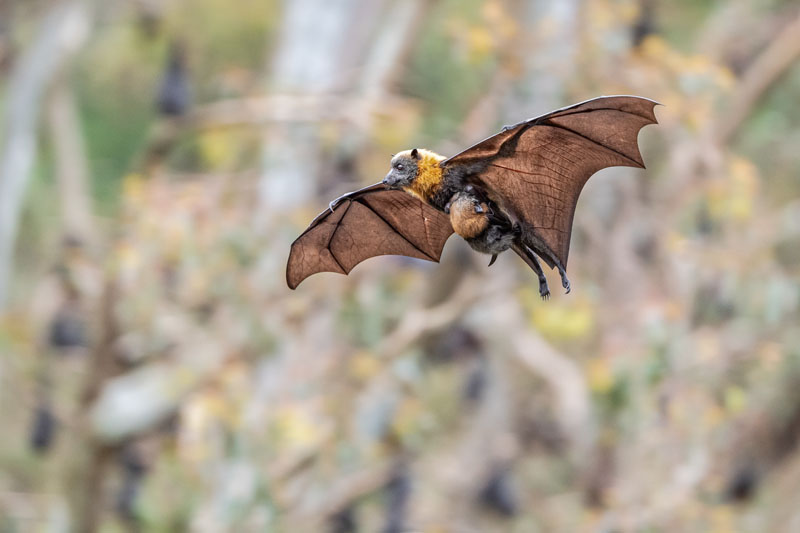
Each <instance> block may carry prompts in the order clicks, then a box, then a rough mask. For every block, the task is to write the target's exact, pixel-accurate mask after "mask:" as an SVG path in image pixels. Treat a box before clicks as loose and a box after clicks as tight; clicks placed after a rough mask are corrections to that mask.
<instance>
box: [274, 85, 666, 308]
mask: <svg viewBox="0 0 800 533" xmlns="http://www.w3.org/2000/svg"><path fill="white" fill-rule="evenodd" d="M655 105H656V103H655V102H653V101H651V100H647V99H644V98H638V97H632V96H614V97H601V98H596V99H594V100H589V101H586V102H582V103H580V104H576V105H574V106H570V107H566V108H563V109H559V110H557V111H554V112H552V113H548V114H546V115H543V116H541V117H537V118H534V119H530V120H526V121H523V122H520V123H519V124H516V125H514V126H507V127H506V128H504V129H503V131H501V132H500V133H498V134H497V135H494V136H492V137H489V138H488V139H486V140H484V141H482V142H480V143H478V144H476V145H474V146H473V147H471V148H468V149H467V150H465V151H463V152H461V153H460V154H457V155H455V156H453V157H450V158H445V157H444V156H441V155H438V154H436V153H434V152H431V151H428V150H421V149H416V148H415V149H413V150H406V151H404V152H400V153H399V154H397V155H395V156H394V157H393V158H392V162H391V165H392V166H391V170H390V171H389V173H388V174H387V175H386V177H385V178H384V180H383V182H381V183H378V184H375V185H372V186H370V187H366V188H364V189H361V190H359V191H355V192H353V193H349V194H346V195H344V196H342V197H341V198H339V199H337V200H336V201H334V202H333V203H332V204H331V206H330V210H328V211H325V212H324V213H322V214H321V215H319V216H318V217H317V218H316V219H315V220H314V221H313V222H312V223H311V226H309V228H308V229H307V230H306V231H305V232H304V233H303V234H302V235H301V236H300V237H299V238H298V239H297V240H296V241H295V242H294V244H293V245H292V252H291V254H290V256H289V263H288V265H287V271H286V276H287V282H288V284H289V286H290V287H291V288H295V287H296V286H297V285H298V284H299V283H300V282H301V281H302V280H303V279H305V278H306V277H308V276H309V275H311V274H314V273H316V272H322V271H332V272H341V273H348V272H349V271H350V270H351V269H352V268H353V267H354V266H355V265H356V264H358V263H359V262H361V261H363V260H364V259H366V258H368V257H372V256H375V255H383V254H397V255H408V256H411V257H419V258H421V259H429V260H432V261H438V260H439V256H440V255H441V251H442V247H443V246H444V242H445V241H446V240H447V238H448V237H449V236H450V235H451V234H452V233H454V232H455V233H457V234H458V235H460V236H461V237H462V238H464V240H466V241H467V243H469V244H470V246H471V247H472V248H473V249H475V250H476V251H478V252H482V253H486V254H489V255H491V256H492V260H491V262H490V263H489V264H490V265H491V264H492V263H493V262H494V260H495V258H496V256H497V254H499V253H502V252H504V251H505V250H508V249H509V248H510V249H512V250H514V252H515V253H516V254H517V255H519V256H520V258H522V259H523V261H525V263H526V264H527V265H528V266H529V267H530V268H531V269H532V270H533V271H534V272H535V273H536V275H537V277H538V279H539V292H540V294H541V295H542V297H543V298H547V297H548V296H549V295H550V291H549V289H548V287H547V280H546V278H545V276H544V273H543V272H542V267H541V264H540V263H539V260H538V259H537V256H538V257H539V258H541V259H542V260H543V261H544V262H545V263H546V264H547V265H548V266H550V268H557V269H558V271H559V274H560V275H561V282H562V285H563V287H564V288H565V289H567V292H569V290H570V283H569V280H568V279H567V275H566V264H567V256H568V253H569V240H570V233H571V230H572V218H573V214H574V210H575V204H576V203H577V200H578V195H579V194H580V191H581V189H582V188H583V185H584V183H585V182H586V180H588V179H589V177H590V176H591V175H592V174H594V173H595V172H596V171H598V170H600V169H602V168H606V167H610V166H636V167H641V168H644V163H643V162H642V159H641V154H640V153H639V148H638V144H637V136H638V133H639V130H640V129H641V128H642V127H643V126H645V125H647V124H653V123H655V122H656V119H655V114H654V113H653V108H654V106H655Z"/></svg>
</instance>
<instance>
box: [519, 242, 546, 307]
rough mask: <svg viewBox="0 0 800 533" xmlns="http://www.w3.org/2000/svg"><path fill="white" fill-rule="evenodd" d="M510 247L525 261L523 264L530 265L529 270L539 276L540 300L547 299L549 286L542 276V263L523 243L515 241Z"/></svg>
mask: <svg viewBox="0 0 800 533" xmlns="http://www.w3.org/2000/svg"><path fill="white" fill-rule="evenodd" d="M511 249H512V250H514V252H516V254H517V255H518V256H520V257H521V258H522V260H523V261H525V264H527V265H528V266H529V267H531V270H533V271H534V272H535V273H536V276H537V277H538V278H539V296H541V297H542V300H547V299H548V298H550V287H548V286H547V278H546V277H544V271H543V270H542V265H541V264H540V263H539V260H538V259H537V258H536V254H534V253H533V252H532V251H531V249H530V248H528V247H527V246H525V245H524V244H516V243H515V244H514V245H512V246H511Z"/></svg>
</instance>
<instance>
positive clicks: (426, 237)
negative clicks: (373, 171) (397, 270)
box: [286, 183, 453, 289]
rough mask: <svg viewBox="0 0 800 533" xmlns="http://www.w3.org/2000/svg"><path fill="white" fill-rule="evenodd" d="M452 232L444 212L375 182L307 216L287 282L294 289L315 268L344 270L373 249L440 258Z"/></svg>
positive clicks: (291, 258)
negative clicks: (315, 215) (314, 216)
mask: <svg viewBox="0 0 800 533" xmlns="http://www.w3.org/2000/svg"><path fill="white" fill-rule="evenodd" d="M452 234H453V227H452V226H451V225H450V219H449V218H448V216H447V215H445V214H444V213H442V212H441V211H438V210H437V209H435V208H433V207H431V206H430V205H428V204H426V203H424V202H422V201H421V200H420V199H418V198H416V197H414V196H411V195H410V194H408V193H407V192H405V191H401V190H390V189H387V188H386V187H385V186H384V185H383V184H381V183H377V184H375V185H371V186H369V187H365V188H363V189H361V190H358V191H355V192H351V193H348V194H345V195H344V196H342V197H341V198H338V199H337V200H335V201H334V202H333V203H331V207H330V208H329V209H326V210H325V211H324V212H322V213H321V214H320V215H319V216H317V218H315V219H314V220H313V221H312V222H311V224H310V225H309V227H308V229H307V230H306V231H304V232H303V234H302V235H300V236H299V237H298V238H297V240H295V241H294V243H292V249H291V252H290V253H289V262H288V263H287V265H286V283H287V284H288V285H289V288H291V289H294V288H296V287H297V286H298V285H299V284H300V282H301V281H303V280H304V279H306V278H307V277H308V276H310V275H312V274H316V273H317V272H338V273H340V274H347V273H349V272H350V270H352V269H353V267H355V266H356V265H357V264H358V263H360V262H361V261H363V260H365V259H368V258H370V257H375V256H377V255H406V256H409V257H416V258H419V259H427V260H428V261H439V257H440V256H441V255H442V248H443V247H444V243H445V241H446V240H447V239H448V238H449V237H450V235H452Z"/></svg>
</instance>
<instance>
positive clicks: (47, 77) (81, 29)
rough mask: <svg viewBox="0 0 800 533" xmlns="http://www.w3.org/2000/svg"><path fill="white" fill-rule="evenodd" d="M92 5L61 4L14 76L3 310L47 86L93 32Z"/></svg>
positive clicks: (3, 196)
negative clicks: (91, 31)
mask: <svg viewBox="0 0 800 533" xmlns="http://www.w3.org/2000/svg"><path fill="white" fill-rule="evenodd" d="M92 5H93V4H92V3H90V2H85V1H79V0H76V1H73V2H68V3H59V4H56V5H55V6H54V7H52V8H51V9H50V10H49V12H48V13H47V15H46V16H45V17H44V20H43V21H42V23H41V25H40V26H39V29H38V32H37V33H36V35H35V36H34V39H33V44H31V46H30V48H29V49H28V50H27V51H26V52H25V54H24V55H23V56H22V57H20V58H19V60H18V61H17V63H16V65H15V68H14V70H13V72H12V73H11V75H10V80H9V85H8V91H7V94H6V100H7V101H6V106H5V116H4V117H3V120H2V123H0V133H2V138H3V141H2V142H3V144H2V145H1V146H0V311H2V310H3V308H4V307H5V306H6V304H7V303H8V302H7V301H8V298H9V290H10V287H9V283H10V278H11V273H12V272H11V271H12V263H13V258H14V245H15V242H16V236H17V229H18V226H19V217H20V213H21V211H22V205H23V202H24V198H25V190H26V188H27V184H28V180H29V179H30V174H31V170H32V168H33V163H34V159H35V156H36V126H37V122H38V118H39V109H40V106H41V101H42V97H43V95H44V92H45V90H46V89H47V86H48V85H49V84H50V82H51V81H52V80H53V78H54V77H55V76H56V74H57V73H58V71H59V69H60V68H61V67H62V66H63V65H64V64H65V63H66V62H67V61H68V59H69V58H70V57H71V56H72V54H73V53H74V52H76V51H77V50H78V48H80V46H81V45H82V44H83V42H84V41H85V40H86V39H87V37H88V34H89V27H90V24H91V20H92V16H91V15H92V12H91V7H92Z"/></svg>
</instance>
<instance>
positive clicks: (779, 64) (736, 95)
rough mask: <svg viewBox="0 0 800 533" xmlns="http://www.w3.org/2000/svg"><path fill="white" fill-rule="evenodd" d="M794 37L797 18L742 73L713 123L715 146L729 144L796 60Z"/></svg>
mask: <svg viewBox="0 0 800 533" xmlns="http://www.w3.org/2000/svg"><path fill="white" fill-rule="evenodd" d="M798 35H800V16H797V17H796V18H795V19H794V20H793V21H791V22H790V23H789V24H787V25H786V27H784V28H783V29H782V30H781V32H780V33H779V34H778V35H777V37H775V39H773V40H772V41H771V42H770V44H769V45H768V46H767V48H766V49H765V50H764V51H763V52H761V54H759V56H758V57H757V58H756V60H755V61H753V63H752V64H751V65H750V67H749V68H748V69H747V70H746V71H745V72H744V74H743V75H742V77H741V79H740V80H739V83H738V86H737V88H736V90H735V91H734V92H733V99H732V101H731V102H730V103H728V105H727V106H726V110H725V113H723V114H721V115H720V117H719V121H718V123H717V124H716V128H715V131H714V133H715V140H716V142H717V143H718V144H720V145H725V144H728V142H730V140H731V138H732V137H733V136H734V135H736V132H737V131H738V129H739V127H740V126H741V125H742V123H743V122H744V121H745V119H746V118H747V117H748V116H750V113H751V112H752V110H753V108H754V107H755V105H756V104H757V103H758V101H759V100H760V99H761V97H762V96H763V95H764V93H766V92H767V90H769V88H770V87H772V86H773V84H775V82H777V81H778V80H779V79H780V78H781V76H783V74H784V73H785V72H786V71H787V70H788V69H789V68H790V67H791V66H792V65H794V64H795V62H796V61H797V60H798V58H800V37H798Z"/></svg>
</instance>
